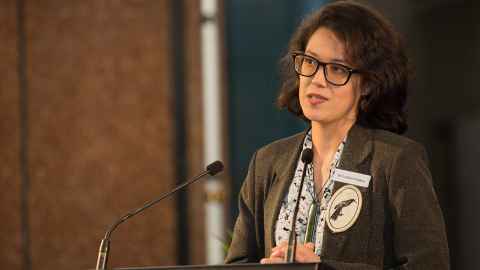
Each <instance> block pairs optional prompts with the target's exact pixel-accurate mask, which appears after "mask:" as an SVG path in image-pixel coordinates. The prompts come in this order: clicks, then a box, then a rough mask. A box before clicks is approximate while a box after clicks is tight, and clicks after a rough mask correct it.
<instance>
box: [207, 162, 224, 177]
mask: <svg viewBox="0 0 480 270" xmlns="http://www.w3.org/2000/svg"><path fill="white" fill-rule="evenodd" d="M221 171H223V163H222V162H221V161H220V160H217V161H214V162H212V163H210V165H208V166H207V172H208V174H210V175H211V176H214V175H215V174H217V173H219V172H221Z"/></svg>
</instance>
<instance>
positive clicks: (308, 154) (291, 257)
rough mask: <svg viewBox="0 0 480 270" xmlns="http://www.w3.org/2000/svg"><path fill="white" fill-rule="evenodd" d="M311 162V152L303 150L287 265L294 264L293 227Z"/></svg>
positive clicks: (294, 244)
mask: <svg viewBox="0 0 480 270" xmlns="http://www.w3.org/2000/svg"><path fill="white" fill-rule="evenodd" d="M312 160H313V151H312V149H310V148H307V149H305V150H303V152H302V161H303V171H302V178H301V180H300V187H299V190H298V195H297V202H296V204H295V209H294V210H293V218H292V226H291V227H290V235H289V237H288V246H287V254H285V255H286V256H285V261H286V262H287V263H293V262H295V254H296V251H297V233H296V232H295V227H296V223H297V214H298V208H299V207H300V198H301V195H302V189H303V183H304V182H305V175H306V173H307V165H308V164H310V163H311V162H312Z"/></svg>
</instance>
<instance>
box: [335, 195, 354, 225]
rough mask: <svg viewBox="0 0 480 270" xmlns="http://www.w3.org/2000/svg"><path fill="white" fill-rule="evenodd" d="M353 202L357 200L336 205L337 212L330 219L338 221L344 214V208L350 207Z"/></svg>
mask: <svg viewBox="0 0 480 270" xmlns="http://www.w3.org/2000/svg"><path fill="white" fill-rule="evenodd" d="M353 202H355V199H349V200H344V201H342V202H340V203H339V204H337V205H335V207H334V210H335V211H334V212H333V214H332V216H330V218H331V219H333V220H337V218H338V217H339V216H342V215H343V214H342V209H343V208H344V207H347V206H349V205H350V204H352V203H353Z"/></svg>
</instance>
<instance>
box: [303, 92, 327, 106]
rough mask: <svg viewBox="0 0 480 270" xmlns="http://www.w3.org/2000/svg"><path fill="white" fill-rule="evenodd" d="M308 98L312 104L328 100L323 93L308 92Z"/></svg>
mask: <svg viewBox="0 0 480 270" xmlns="http://www.w3.org/2000/svg"><path fill="white" fill-rule="evenodd" d="M307 100H308V102H309V103H310V104H311V105H318V104H321V103H323V102H325V101H327V100H328V99H327V98H325V97H324V96H321V95H317V94H308V95H307Z"/></svg>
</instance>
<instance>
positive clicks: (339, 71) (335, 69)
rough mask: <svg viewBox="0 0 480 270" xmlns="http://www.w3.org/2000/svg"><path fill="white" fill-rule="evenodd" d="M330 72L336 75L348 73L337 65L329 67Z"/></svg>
mask: <svg viewBox="0 0 480 270" xmlns="http://www.w3.org/2000/svg"><path fill="white" fill-rule="evenodd" d="M330 71H332V72H335V73H338V74H345V73H348V71H347V69H346V68H345V67H342V66H338V65H330Z"/></svg>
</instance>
